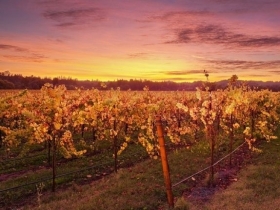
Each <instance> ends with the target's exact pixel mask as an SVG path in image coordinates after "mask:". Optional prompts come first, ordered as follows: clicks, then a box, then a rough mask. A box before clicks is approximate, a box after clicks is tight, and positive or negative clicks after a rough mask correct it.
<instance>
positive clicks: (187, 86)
mask: <svg viewBox="0 0 280 210" xmlns="http://www.w3.org/2000/svg"><path fill="white" fill-rule="evenodd" d="M45 83H51V84H53V85H55V86H56V85H62V84H63V85H65V86H66V87H67V89H69V90H74V89H76V88H81V89H92V88H95V89H99V90H110V89H117V88H120V89H121V90H129V89H130V90H143V88H144V87H148V88H149V90H152V91H177V90H180V91H181V90H187V91H195V90H196V87H202V86H203V83H204V81H195V82H180V83H177V82H173V81H150V80H142V79H130V80H124V79H119V80H115V81H106V82H104V81H99V80H78V79H73V78H71V77H62V76H61V77H56V78H48V77H44V78H41V77H36V76H22V75H21V74H10V73H9V74H7V73H6V72H5V73H4V72H2V73H0V89H30V90H39V89H41V87H42V86H43V85H44V84H45ZM239 83H246V85H248V86H250V87H258V88H259V89H269V90H272V91H280V81H278V82H273V81H268V82H263V81H239ZM227 84H228V80H222V81H218V82H212V83H210V82H209V85H210V86H211V89H212V90H216V89H224V88H226V87H227Z"/></svg>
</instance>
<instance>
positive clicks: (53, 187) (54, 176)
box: [52, 137, 56, 192]
mask: <svg viewBox="0 0 280 210" xmlns="http://www.w3.org/2000/svg"><path fill="white" fill-rule="evenodd" d="M52 152H53V157H52V172H53V173H52V191H53V192H55V185H56V183H55V178H56V138H55V137H54V139H53V140H52Z"/></svg>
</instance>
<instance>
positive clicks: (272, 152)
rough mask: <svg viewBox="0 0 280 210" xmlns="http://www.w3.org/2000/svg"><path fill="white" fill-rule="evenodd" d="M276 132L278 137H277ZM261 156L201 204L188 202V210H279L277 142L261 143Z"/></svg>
mask: <svg viewBox="0 0 280 210" xmlns="http://www.w3.org/2000/svg"><path fill="white" fill-rule="evenodd" d="M279 136H280V135H279V130H278V137H279ZM259 148H261V149H262V151H263V152H262V153H261V154H258V155H254V157H253V158H252V159H251V160H250V161H251V164H250V165H248V166H247V167H246V168H244V169H243V170H241V171H240V173H239V174H238V176H237V179H238V181H237V182H234V183H232V184H231V185H230V186H229V187H228V188H227V189H226V190H220V191H218V192H217V193H216V194H215V195H214V196H213V198H212V199H211V201H210V202H208V203H204V204H203V205H194V204H191V203H188V207H189V209H194V210H196V209H199V210H201V209H206V210H208V209H209V210H213V209H227V210H235V209H238V210H243V209H244V210H263V209H270V210H279V209H280V184H279V183H280V173H279V168H280V155H279V154H280V139H278V140H274V141H271V142H262V144H261V145H259Z"/></svg>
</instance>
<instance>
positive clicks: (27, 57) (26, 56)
mask: <svg viewBox="0 0 280 210" xmlns="http://www.w3.org/2000/svg"><path fill="white" fill-rule="evenodd" d="M0 50H3V51H5V52H4V54H2V58H6V59H8V60H12V61H25V62H36V63H38V62H43V61H44V60H45V59H46V58H47V57H46V56H45V55H43V54H40V53H36V52H32V51H31V50H29V49H27V48H23V47H19V46H16V45H9V44H0ZM11 51H12V52H13V54H10V53H9V52H11ZM7 53H9V54H7Z"/></svg>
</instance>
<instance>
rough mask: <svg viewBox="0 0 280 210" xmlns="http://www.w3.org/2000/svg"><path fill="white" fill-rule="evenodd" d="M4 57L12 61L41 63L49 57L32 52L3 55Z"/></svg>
mask: <svg viewBox="0 0 280 210" xmlns="http://www.w3.org/2000/svg"><path fill="white" fill-rule="evenodd" d="M2 57H4V58H6V59H8V60H11V61H20V62H35V63H41V62H43V61H44V60H45V59H46V58H47V57H46V56H44V55H41V54H35V53H33V54H31V55H26V56H25V55H3V56H2Z"/></svg>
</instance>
